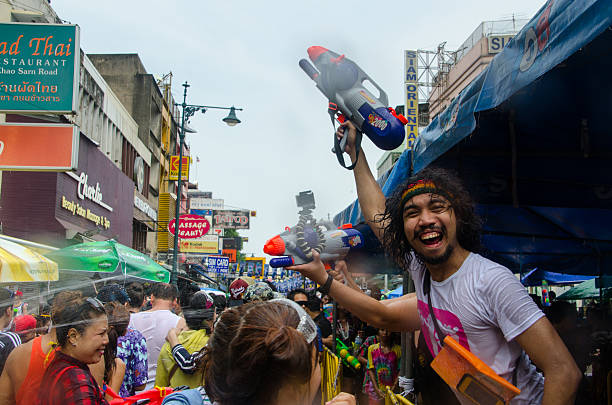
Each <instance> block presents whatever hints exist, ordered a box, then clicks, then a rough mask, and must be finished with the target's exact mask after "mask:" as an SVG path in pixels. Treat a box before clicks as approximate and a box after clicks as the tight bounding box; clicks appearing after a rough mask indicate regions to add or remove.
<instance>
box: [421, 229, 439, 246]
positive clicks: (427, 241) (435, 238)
mask: <svg viewBox="0 0 612 405" xmlns="http://www.w3.org/2000/svg"><path fill="white" fill-rule="evenodd" d="M419 240H420V241H421V243H423V244H424V245H426V246H432V245H435V244H436V243H438V242H440V241H441V240H442V233H441V232H437V231H431V232H423V233H422V234H421V235H420V236H419Z"/></svg>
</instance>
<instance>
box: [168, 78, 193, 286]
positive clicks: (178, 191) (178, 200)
mask: <svg viewBox="0 0 612 405" xmlns="http://www.w3.org/2000/svg"><path fill="white" fill-rule="evenodd" d="M183 87H185V91H184V93H183V104H181V106H182V107H183V116H182V118H181V131H180V132H179V164H178V176H177V177H178V179H177V181H176V210H175V213H174V218H175V220H176V221H175V227H174V254H173V257H172V273H171V274H170V283H171V284H174V285H178V284H177V281H178V246H179V243H178V242H179V221H180V215H181V214H180V209H181V200H182V193H181V180H182V177H183V173H182V172H183V144H184V143H185V108H186V107H187V88H188V87H189V84H187V82H185V83H183Z"/></svg>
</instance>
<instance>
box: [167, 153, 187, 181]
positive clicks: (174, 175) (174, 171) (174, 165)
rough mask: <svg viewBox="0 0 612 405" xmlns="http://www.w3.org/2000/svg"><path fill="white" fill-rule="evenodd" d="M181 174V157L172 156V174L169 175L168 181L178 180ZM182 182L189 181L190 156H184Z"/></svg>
mask: <svg viewBox="0 0 612 405" xmlns="http://www.w3.org/2000/svg"><path fill="white" fill-rule="evenodd" d="M178 172H179V157H178V156H170V172H169V174H168V180H170V181H176V180H178ZM181 172H182V174H181V181H188V180H189V156H183V163H182V164H181Z"/></svg>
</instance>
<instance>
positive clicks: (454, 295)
mask: <svg viewBox="0 0 612 405" xmlns="http://www.w3.org/2000/svg"><path fill="white" fill-rule="evenodd" d="M409 271H410V275H411V276H412V278H413V280H414V285H415V289H416V294H417V298H418V304H417V305H418V311H419V317H420V318H421V333H423V337H424V339H425V342H426V343H427V346H428V348H429V351H430V352H431V353H432V355H433V356H434V357H435V356H436V355H437V354H438V352H439V351H440V350H441V348H442V347H441V345H440V342H439V340H438V336H437V333H436V332H435V326H434V324H433V320H432V318H431V316H430V315H429V306H428V305H427V297H426V296H425V295H424V293H423V277H424V275H425V266H424V265H422V264H420V263H418V261H417V260H416V259H414V258H413V260H412V263H411V265H410V269H409ZM431 305H432V307H433V310H434V313H435V315H436V318H437V320H438V324H439V325H440V329H441V330H442V332H443V333H445V334H447V335H449V336H452V337H453V338H455V339H456V340H457V341H458V342H459V343H460V344H461V345H462V346H463V347H465V348H467V349H468V350H470V351H471V352H472V353H473V354H474V355H476V356H477V357H478V358H480V359H481V360H482V361H484V362H485V363H486V364H487V365H489V366H490V367H491V368H492V369H493V370H494V371H495V372H496V373H497V374H499V375H500V376H502V377H503V378H505V379H506V380H508V381H510V382H512V379H513V373H514V369H515V367H517V364H518V372H517V375H516V382H517V384H516V385H517V386H518V388H519V389H520V390H521V393H520V394H519V395H517V396H516V397H514V399H513V400H512V401H511V404H512V405H524V404H525V405H526V404H540V403H541V402H542V394H543V390H544V378H543V377H542V375H541V374H540V373H538V372H537V371H536V368H535V366H534V365H533V364H531V362H530V361H529V358H528V356H527V355H526V354H524V352H523V351H522V349H521V347H520V345H519V344H518V343H517V342H516V341H514V340H513V339H514V338H516V337H517V336H518V335H520V334H521V333H523V332H524V331H525V330H527V329H528V328H529V327H530V326H531V325H533V324H534V323H535V322H536V321H537V320H538V319H540V318H541V317H543V316H544V313H543V312H542V311H541V310H540V309H539V308H538V306H537V305H536V304H535V302H533V300H532V299H531V297H530V296H529V294H528V293H527V290H525V287H523V285H522V284H521V283H520V281H519V280H518V279H517V278H516V277H515V276H514V275H513V274H512V272H510V270H508V269H507V268H505V267H504V266H501V265H499V264H497V263H495V262H492V261H491V260H488V259H486V258H484V257H482V256H480V255H478V254H475V253H470V254H469V256H468V257H467V258H466V259H465V261H464V262H463V264H462V265H461V267H460V268H459V270H457V271H456V272H455V273H454V274H453V275H451V276H450V277H449V278H447V279H446V280H444V281H442V282H436V281H433V280H431ZM519 356H521V359H520V361H518V362H517V360H518V359H519ZM458 398H459V400H460V401H461V402H462V403H463V404H472V402H471V401H470V400H468V399H467V398H460V396H458Z"/></svg>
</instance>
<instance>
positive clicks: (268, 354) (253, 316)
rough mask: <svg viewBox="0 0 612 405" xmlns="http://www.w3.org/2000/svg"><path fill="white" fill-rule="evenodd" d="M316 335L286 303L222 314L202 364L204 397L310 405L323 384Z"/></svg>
mask: <svg viewBox="0 0 612 405" xmlns="http://www.w3.org/2000/svg"><path fill="white" fill-rule="evenodd" d="M316 336H317V327H316V325H315V324H314V322H313V321H312V319H311V318H310V316H308V314H306V312H305V311H304V310H303V309H302V308H301V307H300V306H299V305H297V304H296V303H295V302H293V301H290V300H287V299H274V300H271V301H267V302H257V303H252V304H245V305H242V306H240V307H233V308H229V309H227V310H225V311H224V312H223V313H222V314H221V316H220V317H219V319H218V320H217V322H216V323H215V325H214V330H213V333H212V336H211V338H210V340H209V342H208V346H207V351H206V353H205V355H204V359H203V367H204V385H205V389H206V393H207V395H208V396H209V397H210V399H211V400H213V401H215V404H219V405H243V404H251V405H277V404H278V405H281V404H283V405H311V404H312V402H313V400H314V398H315V396H316V394H317V392H318V390H319V387H320V384H321V369H320V366H319V361H318V358H319V353H318V351H317V347H316V340H315V338H316ZM328 403H330V404H346V405H349V404H355V399H354V397H353V396H352V395H348V394H341V395H339V396H338V397H336V398H334V399H333V400H332V401H330V402H328Z"/></svg>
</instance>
